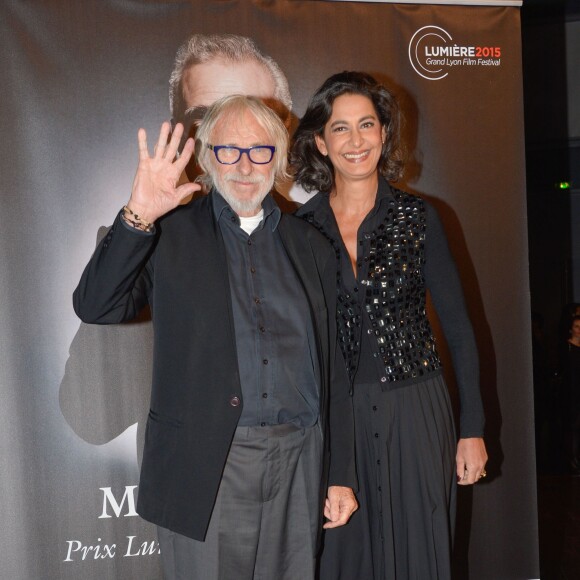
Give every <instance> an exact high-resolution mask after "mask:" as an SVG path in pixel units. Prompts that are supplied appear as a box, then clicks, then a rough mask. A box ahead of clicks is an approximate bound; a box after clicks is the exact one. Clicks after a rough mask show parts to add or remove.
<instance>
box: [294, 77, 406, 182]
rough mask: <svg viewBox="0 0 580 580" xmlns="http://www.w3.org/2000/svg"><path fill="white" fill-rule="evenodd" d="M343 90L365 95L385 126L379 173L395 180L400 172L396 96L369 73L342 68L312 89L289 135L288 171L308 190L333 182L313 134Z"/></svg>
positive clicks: (320, 132)
mask: <svg viewBox="0 0 580 580" xmlns="http://www.w3.org/2000/svg"><path fill="white" fill-rule="evenodd" d="M345 94H347V95H363V96H365V97H368V98H369V99H370V100H371V101H372V103H373V105H374V107H375V110H376V112H377V115H378V117H379V121H380V123H381V125H382V126H383V127H385V129H386V132H387V139H386V140H385V143H384V144H383V148H382V151H381V157H380V159H379V163H378V170H379V173H380V174H381V175H382V176H383V177H384V178H385V179H387V180H388V181H398V180H399V179H400V177H401V175H402V173H403V150H402V147H401V136H400V131H401V113H400V109H399V104H398V102H397V99H396V98H395V96H394V95H393V93H391V92H390V91H389V90H388V89H387V88H386V87H384V86H383V85H381V84H379V83H378V82H377V81H376V80H375V79H374V78H373V77H372V76H371V75H369V74H367V73H364V72H357V71H344V72H341V73H338V74H335V75H332V76H331V77H329V78H328V79H326V80H325V81H324V83H323V84H322V86H321V87H320V88H319V89H318V90H317V91H316V92H315V93H314V95H313V96H312V98H311V99H310V103H309V104H308V108H307V109H306V113H304V116H303V117H302V119H301V121H300V123H299V124H298V128H297V129H296V132H295V133H294V137H293V139H292V148H291V151H290V166H291V171H292V174H293V176H294V179H295V180H296V182H297V183H299V184H300V185H301V186H302V187H303V188H304V189H305V190H306V191H308V192H311V191H323V192H330V191H331V190H332V188H333V186H334V167H333V165H332V163H331V161H330V159H329V158H328V157H325V156H324V155H322V154H321V153H320V151H318V147H317V146H316V142H315V139H314V137H315V135H319V136H322V135H323V133H324V127H325V125H326V123H327V122H328V120H329V119H330V117H331V115H332V105H333V103H334V100H335V99H336V98H337V97H340V96H341V95H345Z"/></svg>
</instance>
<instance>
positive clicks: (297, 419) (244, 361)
mask: <svg viewBox="0 0 580 580" xmlns="http://www.w3.org/2000/svg"><path fill="white" fill-rule="evenodd" d="M212 195H213V208H214V212H215V216H216V219H217V222H218V224H219V227H220V231H221V233H222V236H223V239H224V243H225V248H226V254H227V260H228V273H229V279H230V291H231V296H232V310H233V317H234V327H235V337H236V349H237V355H238V367H239V372H240V381H241V387H242V401H243V410H242V415H241V417H240V420H239V423H238V424H239V425H244V426H255V425H262V426H264V425H278V424H281V423H294V424H296V425H298V426H301V427H310V426H312V425H314V424H315V423H316V422H317V420H318V414H319V397H318V393H319V388H318V384H319V376H320V374H319V368H318V358H317V348H316V342H315V335H314V327H313V324H312V318H311V313H310V306H309V304H308V299H307V297H306V294H305V292H304V289H303V287H302V284H301V282H300V280H299V278H298V276H297V274H296V272H295V271H294V268H293V266H292V263H291V262H290V259H289V258H288V256H287V254H286V251H285V249H284V246H283V244H282V240H281V238H280V234H279V232H278V230H277V226H278V223H279V221H280V217H281V213H280V209H279V208H278V206H277V205H276V203H275V202H274V200H273V199H272V198H271V197H270V196H269V195H268V196H266V198H265V199H264V201H263V203H262V208H263V210H264V217H263V219H262V221H261V222H260V224H259V225H258V227H257V228H256V229H255V230H254V231H253V232H252V233H251V234H250V235H248V234H247V233H246V232H245V231H244V230H242V229H241V227H240V219H239V217H238V216H237V214H236V213H235V212H234V211H233V210H232V208H231V207H230V206H229V205H228V203H227V202H226V201H225V200H224V198H223V197H222V196H221V195H219V194H218V193H217V192H216V191H215V190H214V191H213V193H212Z"/></svg>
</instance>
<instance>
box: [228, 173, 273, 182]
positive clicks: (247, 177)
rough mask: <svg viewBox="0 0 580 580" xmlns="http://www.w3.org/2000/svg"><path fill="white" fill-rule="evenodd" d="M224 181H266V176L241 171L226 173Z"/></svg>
mask: <svg viewBox="0 0 580 580" xmlns="http://www.w3.org/2000/svg"><path fill="white" fill-rule="evenodd" d="M222 179H223V181H241V182H243V183H264V182H265V181H266V178H265V177H264V176H263V175H261V174H258V175H242V174H241V173H226V174H225V175H224V176H223V177H222Z"/></svg>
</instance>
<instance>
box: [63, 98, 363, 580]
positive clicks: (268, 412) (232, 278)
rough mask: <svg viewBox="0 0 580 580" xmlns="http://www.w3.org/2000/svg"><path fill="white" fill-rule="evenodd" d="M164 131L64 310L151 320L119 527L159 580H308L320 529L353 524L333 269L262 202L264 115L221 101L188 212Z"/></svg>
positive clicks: (281, 144) (269, 115) (291, 220)
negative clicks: (145, 525)
mask: <svg viewBox="0 0 580 580" xmlns="http://www.w3.org/2000/svg"><path fill="white" fill-rule="evenodd" d="M182 131H183V126H182V125H181V124H178V125H176V127H175V130H174V132H173V135H172V137H171V139H170V141H169V143H168V142H167V140H168V135H169V124H168V123H165V124H164V125H163V126H162V129H161V132H160V135H159V139H158V141H157V145H156V148H155V153H154V155H153V157H150V155H149V152H148V148H147V142H146V135H145V131H143V130H140V131H139V156H140V161H139V167H138V170H137V174H136V177H135V181H134V184H133V190H132V193H131V198H130V200H129V202H128V203H127V205H126V206H125V207H124V208H123V210H122V211H121V212H120V214H119V215H118V217H117V219H116V220H115V223H114V225H113V227H112V229H111V231H110V233H109V234H108V235H107V237H106V238H105V239H104V240H103V242H102V243H101V244H100V245H99V247H98V248H97V250H96V252H95V254H94V255H93V257H92V258H91V261H90V262H89V264H88V266H87V268H86V269H85V271H84V273H83V276H82V278H81V281H80V283H79V286H78V288H77V290H76V291H75V294H74V305H75V310H76V312H77V314H78V315H79V317H80V318H81V319H83V320H84V321H85V322H90V323H97V324H112V323H118V322H122V321H124V320H128V319H131V318H133V317H134V316H136V315H137V314H138V312H139V310H140V309H141V308H142V307H143V306H145V305H146V304H149V305H150V306H151V310H152V313H153V321H154V328H155V331H154V332H155V341H154V342H155V348H154V363H153V368H154V372H153V386H152V393H151V410H150V413H149V419H148V424H147V434H146V438H145V449H144V455H143V463H142V469H141V479H140V484H139V497H138V508H137V509H138V511H139V513H140V514H141V515H142V516H143V517H144V518H145V519H147V520H149V521H151V522H153V523H155V524H157V526H158V530H159V539H160V544H161V553H162V560H163V567H164V572H165V574H166V576H167V578H170V579H177V578H180V579H181V578H203V579H204V580H213V579H216V580H217V579H228V580H230V579H233V578H236V579H246V578H247V579H252V578H256V579H257V578H261V579H265V578H268V579H269V578H276V580H296V579H297V578H300V579H301V580H308V579H312V578H314V570H315V556H316V549H317V539H318V533H319V531H320V525H319V524H320V523H321V519H322V517H321V516H322V512H323V511H324V515H325V516H326V518H327V522H326V524H324V525H325V527H336V526H340V525H343V524H345V523H346V522H347V521H348V519H349V517H350V515H351V514H352V512H353V511H354V510H355V509H356V500H355V498H354V494H353V491H352V489H351V488H352V487H354V485H355V475H354V456H353V455H354V452H353V425H352V405H351V399H350V395H349V392H348V379H347V377H346V372H345V368H346V367H345V365H344V361H343V360H342V359H341V358H340V357H341V354H340V349H338V348H336V330H335V328H334V322H333V319H334V317H333V315H332V313H333V312H334V309H335V284H336V272H335V257H334V251H333V250H332V249H331V247H330V245H329V244H328V243H327V241H326V240H325V239H324V238H323V237H322V236H321V235H320V234H319V233H318V232H317V231H316V230H315V229H314V228H312V227H311V226H310V225H309V224H307V223H305V222H303V221H302V220H299V219H297V218H295V217H294V216H289V215H283V214H282V213H281V212H280V210H279V208H278V207H277V206H276V204H275V202H274V201H273V199H272V198H271V196H270V195H269V192H270V190H271V189H272V186H273V184H274V182H275V181H276V180H279V179H282V178H284V176H285V171H286V153H287V146H288V136H287V132H286V129H285V127H284V125H283V124H282V122H281V121H280V119H279V117H278V116H277V115H276V114H275V113H274V112H273V111H272V110H271V109H270V108H269V107H267V106H266V105H264V104H263V103H262V102H261V101H260V100H258V99H256V98H253V97H244V96H230V97H226V98H224V99H221V100H220V101H218V102H217V103H215V104H214V105H212V106H211V107H210V108H209V110H208V111H207V114H206V115H205V117H204V120H203V121H202V123H201V125H200V127H199V129H198V133H197V142H196V148H197V152H198V155H197V159H198V162H199V164H200V166H201V167H202V169H203V171H204V178H203V179H204V180H205V182H206V183H207V184H208V185H209V186H210V193H209V195H207V196H202V197H200V198H199V199H197V200H195V201H194V202H192V203H190V204H188V205H179V204H180V201H181V199H182V198H183V197H185V196H188V195H190V194H192V193H193V192H194V191H196V190H197V189H198V188H199V187H200V186H199V185H198V184H193V183H187V184H182V185H179V186H177V185H176V184H177V182H178V178H179V175H180V174H181V172H182V171H183V168H184V167H185V165H186V163H187V162H188V160H189V158H190V157H191V155H192V151H193V141H192V140H191V139H188V140H187V141H186V143H185V145H184V148H183V152H182V155H181V156H180V158H179V159H177V160H174V159H175V156H176V153H177V149H178V145H179V141H180V139H181V134H182ZM329 314H330V316H329ZM127 364H128V365H131V364H138V363H136V362H135V361H127ZM331 448H332V449H331Z"/></svg>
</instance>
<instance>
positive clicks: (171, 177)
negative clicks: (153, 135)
mask: <svg viewBox="0 0 580 580" xmlns="http://www.w3.org/2000/svg"><path fill="white" fill-rule="evenodd" d="M169 130H170V125H169V123H167V122H166V123H163V124H162V125H161V130H160V131H159V138H158V139H157V144H156V145H155V151H154V153H153V156H150V155H149V150H148V148H147V134H146V132H145V129H139V133H138V141H139V166H138V167H137V173H136V175H135V179H134V180H133V189H132V191H131V199H130V200H129V202H128V203H127V207H128V208H129V209H130V211H131V212H132V213H133V214H137V215H138V216H139V218H141V219H142V220H145V221H147V222H149V223H153V222H155V220H157V219H158V218H160V217H161V216H162V215H165V214H166V213H167V212H169V211H171V210H172V209H173V208H175V207H177V206H178V205H179V203H180V202H181V200H182V199H183V198H184V197H187V196H188V195H191V194H192V193H194V192H195V191H198V190H199V189H201V186H200V185H199V184H197V183H184V184H183V185H180V186H177V182H178V181H179V177H180V176H181V173H182V172H183V170H184V168H185V166H186V165H187V163H188V161H189V160H190V158H191V155H192V154H193V139H188V140H187V141H186V143H185V146H184V147H183V152H182V154H181V156H180V157H179V159H175V155H176V153H177V147H178V146H179V141H180V139H181V135H182V134H183V125H182V124H181V123H178V124H177V125H176V126H175V129H174V131H173V134H172V135H171V140H170V141H169V143H168V142H167V138H168V137H169Z"/></svg>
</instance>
